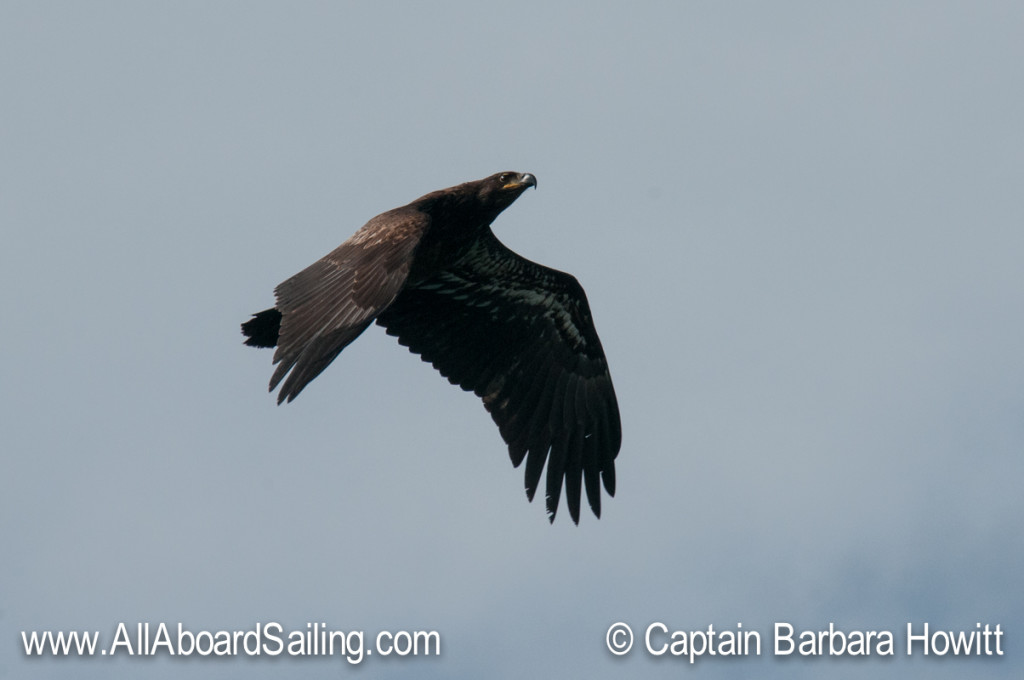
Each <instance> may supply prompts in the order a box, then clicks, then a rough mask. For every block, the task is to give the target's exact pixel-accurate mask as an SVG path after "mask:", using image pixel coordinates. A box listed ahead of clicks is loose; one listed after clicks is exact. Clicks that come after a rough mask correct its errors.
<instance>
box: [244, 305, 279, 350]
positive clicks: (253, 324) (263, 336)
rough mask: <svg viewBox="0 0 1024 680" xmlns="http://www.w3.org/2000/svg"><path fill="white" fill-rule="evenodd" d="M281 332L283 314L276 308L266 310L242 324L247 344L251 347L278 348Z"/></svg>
mask: <svg viewBox="0 0 1024 680" xmlns="http://www.w3.org/2000/svg"><path fill="white" fill-rule="evenodd" d="M280 332H281V312H279V311H277V308H276V307H271V308H270V309H265V310H263V311H262V312H260V313H259V314H253V315H252V318H251V319H249V320H248V321H246V322H245V323H243V324H242V333H244V334H245V336H246V339H245V344H247V345H249V346H250V347H277V337H278V335H279V334H280Z"/></svg>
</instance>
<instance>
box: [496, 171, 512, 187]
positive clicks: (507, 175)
mask: <svg viewBox="0 0 1024 680" xmlns="http://www.w3.org/2000/svg"><path fill="white" fill-rule="evenodd" d="M511 179H512V173H511V172H503V173H502V174H501V175H500V176H499V177H498V182H500V183H501V184H502V185H505V184H508V183H509V181H511Z"/></svg>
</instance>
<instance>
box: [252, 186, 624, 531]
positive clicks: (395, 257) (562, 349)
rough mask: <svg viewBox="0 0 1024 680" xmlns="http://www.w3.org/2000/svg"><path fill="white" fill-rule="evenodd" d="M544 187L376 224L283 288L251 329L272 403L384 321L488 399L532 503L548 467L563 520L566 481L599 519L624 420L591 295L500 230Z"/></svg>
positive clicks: (425, 207) (465, 195)
mask: <svg viewBox="0 0 1024 680" xmlns="http://www.w3.org/2000/svg"><path fill="white" fill-rule="evenodd" d="M530 186H536V180H535V179H534V177H533V175H530V174H519V173H513V172H507V173H500V174H497V175H492V176H491V177H488V178H486V179H482V180H479V181H476V182H467V183H465V184H460V185H458V186H455V187H451V188H449V189H443V190H441V191H435V192H433V193H430V194H427V195H426V196H423V197H421V198H419V199H417V200H415V201H413V202H412V203H410V204H409V205H406V206H403V207H401V208H395V209H394V210H390V211H388V212H385V213H382V214H381V215H378V216H377V217H375V218H373V219H372V220H370V221H369V222H367V223H366V225H365V226H364V227H363V228H362V229H360V230H359V231H357V232H356V233H355V234H354V235H353V236H352V237H351V238H350V239H349V240H347V241H345V243H343V244H341V245H340V246H339V247H338V248H336V249H335V250H334V251H333V252H331V253H330V254H328V255H326V256H325V257H323V258H322V259H320V260H318V261H317V262H315V263H313V264H312V265H310V266H309V267H307V268H306V269H304V270H303V271H301V272H299V273H298V274H296V275H295V276H293V277H291V278H290V279H288V280H287V281H285V282H283V283H282V284H281V285H279V286H278V287H277V289H276V290H275V295H276V297H277V304H276V306H275V307H274V308H272V309H268V310H265V311H263V312H260V313H258V314H256V315H254V317H253V318H252V319H250V320H249V321H248V322H246V323H244V324H242V330H243V332H244V333H245V335H246V336H248V339H247V340H246V344H248V345H253V346H256V347H273V346H276V347H277V351H276V352H275V354H274V363H276V364H277V368H276V369H275V371H274V374H273V376H272V377H271V380H270V389H271V390H273V389H274V388H276V387H277V386H278V385H279V384H280V385H281V390H280V392H279V393H278V403H280V402H282V401H284V400H288V401H291V400H292V399H294V398H295V397H296V396H297V395H298V394H299V392H301V391H302V389H303V388H304V387H305V386H306V385H307V384H308V383H309V382H310V381H311V380H313V379H314V378H315V377H316V376H317V375H319V374H320V372H321V371H323V370H324V369H325V368H326V367H327V365H328V364H330V363H331V361H333V360H334V358H335V357H336V356H338V354H339V353H340V352H341V350H342V349H344V348H345V347H346V346H347V345H348V344H349V343H350V342H352V341H353V340H355V338H356V337H358V336H359V334H360V333H362V332H363V331H364V330H366V328H367V327H368V326H369V325H370V324H371V323H372V322H374V321H376V322H377V323H378V324H380V325H381V326H383V327H384V328H385V329H386V330H387V332H388V334H390V335H394V336H396V337H397V338H398V341H399V342H400V343H401V344H403V345H405V346H407V347H409V349H410V350H412V351H413V352H415V353H417V354H419V355H420V356H421V357H422V358H423V359H424V360H425V361H428V362H430V363H431V364H432V365H433V366H434V367H435V368H436V369H437V370H438V371H440V372H441V374H442V375H444V376H445V377H446V378H448V380H449V381H450V382H452V383H453V384H456V385H459V386H460V387H462V388H463V389H465V390H471V391H473V392H474V393H475V394H476V395H477V396H479V397H481V398H482V399H483V402H484V406H485V407H486V408H487V410H488V411H489V412H490V414H491V417H492V418H493V419H494V422H495V423H497V425H498V428H499V430H500V432H501V436H502V437H503V438H504V440H505V442H506V443H507V444H508V447H509V455H510V456H511V458H512V462H513V464H514V465H515V466H517V467H518V466H519V464H520V463H521V462H522V461H523V460H524V458H525V460H526V492H527V496H528V497H529V498H530V499H531V500H532V499H533V496H534V493H535V492H536V489H537V486H538V483H539V481H540V477H541V472H542V469H543V468H544V463H545V461H547V487H546V492H547V494H546V495H547V511H548V514H549V516H550V518H551V519H552V521H553V520H554V516H555V512H556V510H557V508H558V499H559V497H560V494H561V491H562V480H563V479H564V480H565V491H566V502H567V504H568V506H569V513H570V515H571V516H572V519H573V521H574V522H578V521H579V506H580V491H581V488H580V487H581V481H582V482H584V483H585V485H586V491H587V499H588V501H589V502H590V507H591V508H592V509H593V511H594V513H595V514H596V515H598V516H600V513H601V492H600V488H599V486H600V485H599V481H598V480H599V479H603V481H604V487H605V489H606V490H607V492H608V493H609V495H614V493H615V463H614V461H615V457H616V455H617V454H618V451H619V447H620V444H621V439H622V431H621V425H620V421H619V409H618V404H617V403H616V400H615V391H614V389H613V388H612V382H611V376H610V375H609V374H608V365H607V363H606V361H605V357H604V351H603V350H602V348H601V341H600V340H599V339H598V337H597V332H596V330H595V329H594V323H593V320H592V319H591V315H590V309H589V307H588V305H587V299H586V295H585V294H584V292H583V288H581V287H580V285H579V283H578V282H577V281H576V279H575V278H573V277H572V276H570V275H569V274H565V273H563V272H559V271H556V270H554V269H549V268H547V267H543V266H541V265H538V264H535V263H533V262H530V261H529V260H526V259H525V258H522V257H520V256H519V255H517V254H515V253H514V252H512V251H511V250H509V249H508V248H506V247H505V246H504V245H502V244H501V243H500V242H499V241H498V239H497V238H496V237H495V236H494V234H493V232H492V231H491V228H490V224H491V222H492V221H493V220H494V218H496V217H497V216H498V214H499V213H501V211H502V210H504V209H505V208H506V207H508V206H509V205H511V203H512V202H513V201H514V200H515V199H516V198H518V196H519V195H520V194H521V193H522V192H523V191H525V190H526V188H527V187H530Z"/></svg>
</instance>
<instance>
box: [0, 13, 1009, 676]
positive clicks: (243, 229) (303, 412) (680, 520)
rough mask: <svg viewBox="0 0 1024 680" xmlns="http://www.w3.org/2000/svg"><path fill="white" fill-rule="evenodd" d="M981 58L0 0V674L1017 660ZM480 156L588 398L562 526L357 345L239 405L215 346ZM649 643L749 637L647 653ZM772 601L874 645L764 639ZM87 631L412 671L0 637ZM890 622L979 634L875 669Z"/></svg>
mask: <svg viewBox="0 0 1024 680" xmlns="http://www.w3.org/2000/svg"><path fill="white" fill-rule="evenodd" d="M1022 35H1024V6H1022V5H1021V4H1020V3H1016V2H982V3H977V2H971V3H968V2H961V3H944V2H916V3H915V2H907V3H892V2H859V3H821V2H776V3H753V2H748V3H708V2H705V3H689V2H685V3H684V2H661V3H655V2H650V3H616V4H612V3H599V2H573V3H569V2H551V3H541V2H537V3H533V2H515V3H501V4H494V6H485V5H484V4H483V3H476V2H448V3H386V2H380V3H361V4H358V5H353V4H350V3H344V2H322V3H313V2H301V3H256V2H216V3H210V2H173V3H171V2H166V3H105V2H93V3H59V2H54V3H40V2H11V1H9V0H6V1H4V2H2V3H0V224H2V234H3V246H2V248H0V287H2V290H3V301H2V309H3V318H4V321H3V323H2V326H0V327H2V344H0V347H2V350H3V352H2V353H3V361H2V362H0V431H2V440H3V443H2V445H0V446H2V463H3V472H2V474H0V546H2V547H0V677H3V678H32V679H37V678H64V677H69V676H71V675H73V676H74V677H77V678H121V677H125V678H126V677H134V678H138V677H145V678H178V677H181V674H182V673H190V674H198V675H199V676H201V677H211V678H218V679H220V678H247V679H248V678H277V677H288V676H294V675H296V674H302V675H303V676H306V677H312V678H336V677H343V676H349V675H360V676H361V677H364V678H369V677H375V678H377V677H380V678H402V677H416V678H431V677H436V678H466V679H470V678H474V679H475V678H484V677H486V678H499V679H502V678H509V679H512V678H516V679H518V678H521V677H536V678H557V677H591V678H619V677H624V676H630V675H635V676H643V677H654V678H657V677H664V678H670V677H671V678H676V677H679V676H680V675H684V674H690V673H696V674H698V675H699V677H703V678H731V677H747V676H749V675H751V674H757V675H758V676H762V677H769V678H819V677H826V676H827V677H831V678H872V679H875V678H906V677H927V678H940V679H941V678H961V677H965V676H979V677H980V676H985V677H994V678H1018V677H1020V676H1021V673H1022V670H1024V661H1022V657H1021V653H1020V648H1021V644H1020V642H1019V640H1020V637H1021V635H1022V634H1024V614H1022V612H1024V594H1022V589H1021V577H1020V574H1021V573H1022V572H1024V541H1022V540H1021V534H1022V529H1024V526H1022V523H1024V499H1022V498H1024V497H1022V494H1021V493H1020V480H1021V479H1022V477H1024V459H1022V455H1021V454H1022V452H1024V390H1022V386H1024V313H1022V312H1024V266H1022V262H1024V201H1022V189H1024V124H1022V121H1024V42H1022V41H1021V36H1022ZM500 170H519V171H524V172H532V173H534V174H535V175H536V176H537V178H538V183H539V187H538V189H537V190H536V191H531V192H528V193H527V194H525V195H523V196H522V197H521V198H520V199H519V201H517V203H516V204H515V205H513V206H512V207H511V208H510V209H508V210H507V211H506V212H505V213H504V214H502V215H501V216H500V217H499V218H498V220H497V221H496V223H495V231H496V233H497V234H498V236H499V238H500V239H502V240H503V241H504V242H505V243H506V244H507V245H509V246H510V247H511V248H513V249H514V250H516V251H517V252H519V253H521V254H523V255H524V256H526V257H529V258H530V259H533V260H536V261H539V262H542V263H544V264H547V265H549V266H552V267H555V268H558V269H562V270H566V271H569V272H572V273H573V274H574V275H575V276H576V277H577V278H578V279H579V280H580V282H581V283H582V284H583V286H584V287H585V288H586V290H587V294H588V297H589V299H590V305H591V308H592V311H593V314H594V318H595V320H596V323H597V328H598V331H599V333H600V335H601V339H602V342H603V344H604V347H605V351H606V353H607V355H608V360H609V363H610V366H611V371H612V376H613V379H614V382H615V387H616V391H617V394H618V398H619V404H620V408H621V412H622V422H623V445H622V450H621V453H620V455H619V457H618V461H617V463H618V464H617V472H618V492H617V494H616V496H615V498H614V499H605V500H606V502H605V503H604V507H603V510H604V511H603V517H602V518H601V519H600V520H599V521H598V520H595V518H594V517H593V516H592V515H589V514H587V512H589V511H586V510H585V511H584V514H583V516H582V518H581V522H580V525H579V526H578V527H577V526H574V525H573V524H572V523H571V522H570V521H569V518H568V513H566V512H565V508H564V501H563V507H562V509H561V510H562V511H561V512H560V513H559V516H558V518H557V520H556V522H555V523H554V525H553V526H551V525H549V524H548V522H547V520H546V518H545V513H544V508H543V503H542V502H534V503H532V504H530V503H527V501H526V498H525V495H524V493H523V489H522V486H523V481H522V470H516V469H513V468H512V466H511V464H510V462H509V460H508V455H507V452H506V449H505V446H504V444H503V443H502V441H501V438H500V436H499V434H498V431H497V429H496V428H495V427H494V425H493V423H492V422H491V419H490V418H489V417H488V415H487V413H486V412H485V411H484V409H483V408H482V405H481V404H480V402H479V400H477V399H476V398H475V397H473V396H472V395H471V394H468V393H464V392H461V391H460V390H458V389H456V388H454V387H452V386H451V385H449V384H448V383H447V381H446V380H444V379H442V378H441V377H440V376H438V375H437V374H436V373H435V372H434V371H433V370H432V369H431V368H430V366H429V365H427V364H425V363H423V362H421V361H420V360H419V359H418V358H417V357H415V356H414V355H411V354H410V353H409V352H408V351H407V350H405V349H404V348H403V347H400V346H399V345H398V344H397V343H396V342H395V340H394V339H393V338H390V337H388V336H386V335H385V334H384V332H383V331H382V330H381V329H380V328H377V327H373V328H371V329H370V330H369V331H367V332H366V333H365V334H364V335H363V336H362V337H360V338H359V340H358V341H357V342H355V343H354V344H353V345H351V346H350V347H349V348H347V349H346V350H345V351H344V352H343V353H342V354H341V356H340V357H339V358H338V359H337V360H336V361H335V362H334V364H333V365H331V366H330V368H329V369H328V370H327V371H326V372H325V373H324V374H323V375H322V376H321V377H319V378H318V379H317V380H316V381H315V382H314V383H312V384H311V385H310V386H309V387H308V388H307V389H306V390H305V391H304V392H303V393H302V395H301V397H300V398H299V399H297V400H296V401H295V402H294V403H292V404H288V405H286V406H281V407H278V406H276V405H275V399H274V398H273V396H272V395H270V394H268V393H267V390H266V387H267V381H268V380H269V377H270V374H271V356H272V353H271V352H270V351H267V350H263V351H257V350H253V349H250V348H246V347H243V346H242V344H241V340H242V338H241V335H240V333H239V329H238V325H239V323H240V322H242V321H244V320H245V319H246V318H247V317H248V315H249V314H250V313H252V312H256V311H259V310H261V309H264V308H266V307H268V306H270V305H271V304H272V302H273V295H272V291H273V288H274V286H275V285H276V284H277V283H279V282H280V281H282V280H284V279H285V278H287V277H288V276H290V275H292V274H294V273H295V272H297V271H299V270H300V269H302V268H303V267H305V266H306V265H307V264H309V263H311V262H313V261H314V260H316V259H317V258H319V257H320V256H322V255H323V254H325V253H326V252H328V251H329V250H331V249H333V248H334V247H335V246H337V245H338V244H339V243H341V242H342V241H343V240H345V239H346V238H347V237H348V236H349V235H350V234H351V233H352V232H353V231H355V230H356V229H357V228H358V227H359V226H361V225H362V224H363V223H364V222H366V220H368V219H369V218H371V217H373V216H374V215H376V214H377V213H380V212H383V211H384V210H387V209H390V208H392V207H395V206H398V205H402V204H405V203H407V202H409V201H410V200H412V199H415V198H417V197H418V196H420V195H422V194H424V193H427V192H429V191H432V190H435V189H439V188H443V187H446V186H450V185H453V184H457V183H459V182H463V181H467V180H472V179H477V178H480V177H483V176H486V175H488V174H491V173H493V172H497V171H500ZM617 621H623V622H626V623H628V624H630V625H631V626H632V627H633V629H634V632H635V633H636V637H637V641H636V644H635V646H634V648H633V650H632V651H631V652H630V653H628V654H627V655H625V656H623V657H615V656H613V655H612V654H611V653H610V652H609V651H608V650H607V649H606V647H605V633H606V631H607V630H608V627H609V626H610V625H611V624H612V623H614V622H617ZM659 621H660V622H663V623H665V624H666V626H667V627H668V629H669V630H683V631H690V630H706V629H707V627H708V626H709V625H714V626H715V627H716V628H719V629H728V630H734V629H736V626H737V624H738V623H742V625H743V628H744V629H746V630H755V631H758V632H759V633H760V634H761V635H762V638H763V645H764V648H763V649H762V654H761V655H760V656H753V655H750V656H747V657H745V658H732V659H729V658H722V657H718V658H711V657H705V658H703V659H700V660H698V662H697V666H696V668H690V667H689V662H688V660H686V659H672V658H668V657H667V656H666V657H662V658H654V657H652V656H651V655H650V654H648V653H646V652H645V651H644V650H643V639H642V637H643V631H644V629H645V628H646V627H647V626H648V625H649V624H650V623H652V622H659ZM779 621H786V622H790V623H792V624H793V625H794V626H796V627H797V628H798V629H800V630H805V629H806V630H821V629H827V628H828V625H829V623H830V622H834V624H835V627H836V628H837V629H843V630H847V631H849V630H890V631H893V632H894V633H895V636H896V643H897V649H896V651H895V654H894V657H893V658H878V657H876V658H873V659H869V660H866V661H865V660H857V659H849V658H835V657H833V658H829V657H825V658H819V659H810V658H797V657H796V656H795V655H794V656H793V657H789V658H779V657H777V656H775V655H773V654H772V648H771V632H772V626H773V624H774V623H775V622H779ZM122 622H123V623H125V624H126V625H127V626H129V627H130V628H131V629H132V631H134V627H135V624H136V622H151V624H152V625H153V626H154V627H155V626H157V625H158V624H159V623H161V622H163V623H166V624H167V625H168V626H176V625H177V623H178V622H182V623H184V625H185V626H186V627H187V628H189V629H191V630H192V631H201V630H208V631H218V630H232V631H233V630H250V629H252V628H253V627H254V626H255V625H256V624H257V623H259V622H262V623H268V622H279V623H281V624H282V625H283V626H284V627H285V629H286V632H287V631H290V630H293V629H294V630H305V628H306V624H307V623H308V622H324V623H326V624H327V626H328V627H329V628H332V629H336V630H343V631H352V630H365V631H367V636H368V637H370V636H374V635H375V634H376V632H377V631H380V630H392V631H397V630H403V629H404V630H436V631H438V632H439V633H440V635H441V640H442V653H441V656H440V657H437V658H422V657H421V658H405V659H397V658H394V657H389V658H382V657H380V656H371V657H368V658H366V659H365V660H364V662H363V663H362V664H361V665H358V666H351V665H349V664H348V663H346V662H345V661H344V660H342V659H340V658H319V659H295V658H288V657H287V656H286V655H281V656H278V657H277V658H268V657H266V656H263V657H260V658H244V657H236V658H227V659H213V658H200V657H198V656H197V655H192V656H191V657H189V658H187V659H181V658H169V657H168V656H167V655H166V654H162V655H160V656H159V657H158V658H155V659H153V658H127V657H126V656H125V655H117V656H115V657H114V658H110V657H109V656H108V657H106V658H103V657H96V658H85V659H82V658H68V659H53V658H42V659H39V658H27V657H26V656H25V654H24V652H23V651H22V647H21V632H22V631H26V632H29V631H33V630H36V631H44V630H54V631H57V630H90V631H91V630H98V631H100V632H101V634H102V636H103V638H102V640H103V642H102V643H101V644H102V645H104V646H107V645H109V643H110V640H111V638H112V637H113V635H114V633H115V630H116V628H117V625H118V624H119V623H122ZM908 622H913V623H914V624H915V625H916V626H918V627H919V628H920V626H922V625H923V624H924V623H925V622H927V623H929V624H930V625H931V626H932V629H933V630H934V629H940V628H941V629H945V630H966V631H973V630H975V624H977V623H981V624H982V625H984V624H986V623H987V624H990V625H991V626H993V627H994V626H995V625H996V624H999V625H1000V626H1001V628H1002V630H1004V631H1005V638H1004V649H1005V650H1006V652H1007V653H1006V655H1005V656H1003V657H1002V658H995V659H993V658H971V659H953V658H950V657H948V656H947V657H945V658H936V657H930V658H927V659H926V658H923V657H922V656H920V654H915V655H914V656H912V657H909V658H908V657H907V656H906V654H905V652H904V637H905V629H906V625H907V623H908ZM367 644H369V641H368V642H367ZM695 677H698V676H695Z"/></svg>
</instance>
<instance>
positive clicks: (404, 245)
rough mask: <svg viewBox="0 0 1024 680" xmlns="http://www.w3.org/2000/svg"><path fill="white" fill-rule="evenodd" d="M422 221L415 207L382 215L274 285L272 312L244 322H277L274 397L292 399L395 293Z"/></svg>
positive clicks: (424, 221) (406, 271)
mask: <svg viewBox="0 0 1024 680" xmlns="http://www.w3.org/2000/svg"><path fill="white" fill-rule="evenodd" d="M428 222H429V219H428V218H427V217H426V216H425V215H423V214H422V213H420V212H416V211H411V210H403V209H397V210H392V211H390V212H386V213H383V214H381V215H379V216H377V217H375V218H373V219H372V220H370V221H369V222H368V223H367V224H366V226H364V227H363V228H362V229H360V230H359V231H357V232H356V233H355V234H353V235H352V238H350V239H349V240H347V241H345V243H343V244H341V245H340V246H338V247H337V248H336V249H335V250H334V251H332V252H331V253H329V254H328V255H326V256H324V257H322V258H321V259H319V260H317V261H316V262H314V263H313V264H312V265H310V266H309V267H306V268H305V269H303V270H302V271H301V272H299V273H298V274H296V275H295V276H293V277H291V278H290V279H288V280H287V281H284V282H283V283H281V285H279V286H278V287H277V288H276V289H275V290H274V294H275V296H276V297H277V305H276V307H275V310H276V312H277V314H276V315H274V311H275V310H267V311H266V312H261V313H260V314H257V315H255V318H254V319H252V320H250V322H249V323H250V324H257V322H259V321H260V320H261V315H269V316H270V317H271V318H270V321H269V322H268V323H273V322H274V321H275V320H276V322H277V323H279V324H280V328H279V333H278V337H277V338H276V344H277V351H276V352H275V353H274V363H275V364H277V365H278V366H277V368H276V369H275V370H274V374H273V376H271V378H270V390H271V391H273V390H274V388H275V387H277V385H278V384H279V383H281V381H282V380H284V383H283V384H282V385H281V391H280V392H278V395H277V402H278V403H281V402H282V401H284V400H286V399H287V400H288V401H291V400H292V399H294V398H295V397H296V396H297V395H298V394H299V392H301V391H302V388H303V387H305V386H306V385H307V384H308V383H309V381H311V380H312V379H313V378H315V377H317V376H318V375H320V372H321V371H323V370H324V369H325V368H327V366H328V364H330V363H331V362H332V361H334V358H335V357H337V356H338V354H339V353H340V352H341V350H343V349H344V348H345V346H346V345H348V344H349V343H350V342H352V341H353V340H355V339H356V338H357V337H358V336H359V334H360V333H362V332H363V331H364V330H366V328H367V326H369V325H370V323H372V322H373V320H374V318H375V317H376V316H377V314H379V313H380V311H381V310H382V309H384V308H385V307H387V306H388V305H389V304H390V303H391V302H392V300H394V299H395V296H397V295H398V293H399V291H400V290H401V289H402V286H404V285H405V282H406V279H407V278H408V276H409V268H410V266H411V265H412V260H413V253H414V252H415V249H416V246H417V245H418V243H419V241H420V238H421V237H422V235H423V233H424V230H425V229H426V226H427V223H428ZM264 318H266V316H264ZM257 325H258V324H257ZM250 328H252V327H250ZM243 330H246V329H245V327H244V326H243ZM246 333H247V334H248V335H250V338H251V339H254V340H255V338H254V337H253V333H251V332H250V331H249V330H246ZM251 344H257V345H259V342H258V341H257V342H253V343H251ZM268 345H269V346H273V343H271V342H269V341H268V342H265V343H264V345H263V346H268ZM286 376H287V377H286Z"/></svg>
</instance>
